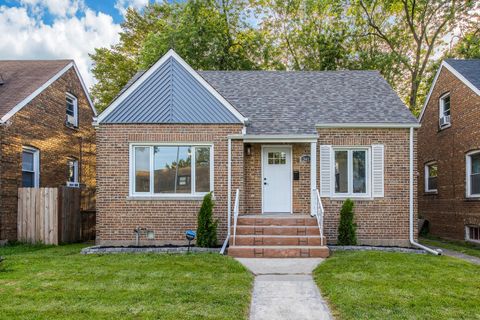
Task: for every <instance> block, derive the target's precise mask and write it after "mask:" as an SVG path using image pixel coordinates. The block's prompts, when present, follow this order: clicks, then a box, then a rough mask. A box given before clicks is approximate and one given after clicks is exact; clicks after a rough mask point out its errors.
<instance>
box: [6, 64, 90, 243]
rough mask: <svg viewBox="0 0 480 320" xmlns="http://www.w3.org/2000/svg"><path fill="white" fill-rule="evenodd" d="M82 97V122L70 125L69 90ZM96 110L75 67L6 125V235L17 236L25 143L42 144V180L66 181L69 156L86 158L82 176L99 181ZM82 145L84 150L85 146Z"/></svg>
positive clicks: (47, 184)
mask: <svg viewBox="0 0 480 320" xmlns="http://www.w3.org/2000/svg"><path fill="white" fill-rule="evenodd" d="M66 92H70V93H72V94H74V95H75V96H76V97H77V99H78V108H79V113H78V114H79V127H78V129H70V128H67V127H66V126H65V125H64V123H65V108H66V107H65V93H66ZM93 116H94V114H93V111H92V109H91V108H90V106H89V104H88V101H87V97H86V96H85V93H84V92H83V90H82V87H81V84H80V81H79V79H78V77H77V75H76V73H75V71H74V70H73V69H70V70H69V71H67V72H66V73H65V74H64V75H63V76H62V77H60V78H59V79H58V80H56V81H55V82H54V83H53V84H52V85H50V87H48V88H47V89H45V90H44V91H43V92H42V93H41V94H40V95H38V96H37V97H36V98H35V99H33V100H32V101H31V102H30V103H29V104H28V105H26V106H25V107H24V108H23V109H21V110H20V111H19V112H17V113H16V114H15V115H14V116H13V117H12V118H10V120H9V121H8V122H7V123H6V124H5V125H2V126H0V157H1V158H0V159H1V161H0V181H1V185H0V203H1V205H0V239H10V240H16V239H17V235H16V234H17V189H18V188H19V187H21V178H22V175H21V173H22V171H21V170H22V160H21V159H22V146H31V147H35V148H37V149H39V150H40V186H41V187H56V186H59V185H64V184H65V182H66V179H67V170H66V163H67V158H68V157H75V158H77V159H78V160H79V164H80V175H79V179H80V181H81V182H82V183H83V184H85V185H86V186H87V187H89V188H94V187H95V130H94V129H93V127H92V125H91V123H92V118H93ZM80 150H82V151H80Z"/></svg>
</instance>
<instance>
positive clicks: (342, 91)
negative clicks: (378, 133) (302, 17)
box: [199, 71, 417, 134]
mask: <svg viewBox="0 0 480 320" xmlns="http://www.w3.org/2000/svg"><path fill="white" fill-rule="evenodd" d="M199 73H200V75H201V76H202V77H203V78H204V79H205V80H207V82H209V83H210V84H211V85H212V86H213V87H214V88H215V89H216V90H217V91H218V92H219V93H220V94H221V95H222V96H223V97H224V98H225V99H227V100H228V101H229V102H230V103H231V104H232V105H233V106H235V107H236V108H237V110H238V111H240V112H241V113H242V114H243V115H244V116H246V117H248V118H249V120H250V126H249V127H248V128H247V133H249V134H314V133H316V131H315V125H316V124H331V123H382V124H392V123H399V124H416V123H417V120H416V118H415V117H414V116H413V115H412V114H411V112H410V111H409V110H408V108H407V107H406V106H405V104H404V103H403V102H402V101H401V100H400V98H399V97H398V96H397V94H396V93H395V92H394V91H393V90H392V88H391V87H390V85H389V84H388V83H387V82H386V81H385V79H383V78H382V76H381V75H380V74H379V73H378V72H376V71H321V72H316V71H311V72H308V71H306V72H303V71H301V72H297V71H295V72H293V71H199Z"/></svg>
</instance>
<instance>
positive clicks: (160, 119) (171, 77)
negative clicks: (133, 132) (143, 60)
mask: <svg viewBox="0 0 480 320" xmlns="http://www.w3.org/2000/svg"><path fill="white" fill-rule="evenodd" d="M102 122H103V123H239V120H238V119H237V118H236V117H235V115H234V114H232V113H231V112H230V111H229V110H228V109H227V108H225V106H224V105H223V104H222V103H221V102H220V101H219V100H218V99H217V98H216V97H215V96H214V95H212V94H211V93H210V92H209V91H208V90H207V88H205V87H204V86H203V85H202V84H201V83H200V82H198V80H197V79H195V77H193V76H192V75H191V74H190V73H189V72H188V71H187V70H186V69H185V68H184V67H183V66H182V65H181V64H180V63H179V62H178V61H176V60H175V59H174V58H172V57H170V58H169V59H168V60H167V61H166V62H165V63H164V64H163V65H161V66H160V68H158V69H157V70H156V71H155V72H154V73H153V74H151V75H150V77H149V78H148V79H146V80H145V81H144V82H143V83H141V84H140V86H139V87H137V88H136V89H135V90H134V91H133V92H132V93H131V94H130V95H129V96H127V97H126V98H125V100H123V101H122V102H121V103H120V104H119V105H118V106H117V107H116V108H115V109H114V110H113V111H112V112H111V113H110V114H109V115H108V116H107V117H106V118H105V119H104V120H103V121H102Z"/></svg>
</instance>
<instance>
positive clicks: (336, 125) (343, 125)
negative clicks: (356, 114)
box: [315, 123, 421, 129]
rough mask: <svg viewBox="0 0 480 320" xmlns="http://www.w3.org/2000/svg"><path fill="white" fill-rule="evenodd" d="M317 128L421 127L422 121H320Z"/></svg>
mask: <svg viewBox="0 0 480 320" xmlns="http://www.w3.org/2000/svg"><path fill="white" fill-rule="evenodd" d="M315 127H317V128H393V129H395V128H399V129H408V128H420V127H421V125H420V123H319V124H316V125H315Z"/></svg>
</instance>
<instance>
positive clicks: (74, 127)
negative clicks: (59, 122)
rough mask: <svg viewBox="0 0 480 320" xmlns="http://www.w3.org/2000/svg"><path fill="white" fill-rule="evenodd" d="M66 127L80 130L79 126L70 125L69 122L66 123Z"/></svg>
mask: <svg viewBox="0 0 480 320" xmlns="http://www.w3.org/2000/svg"><path fill="white" fill-rule="evenodd" d="M65 127H66V128H68V129H70V130H74V131H78V130H79V128H78V126H73V125H71V126H70V125H68V124H65Z"/></svg>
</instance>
